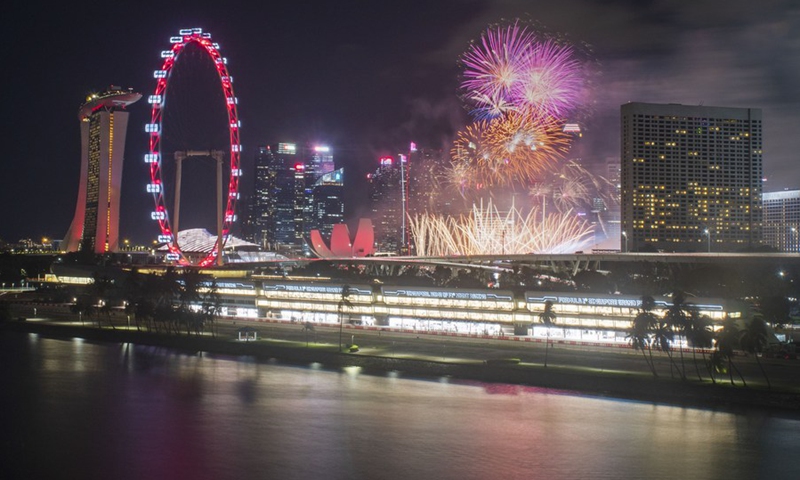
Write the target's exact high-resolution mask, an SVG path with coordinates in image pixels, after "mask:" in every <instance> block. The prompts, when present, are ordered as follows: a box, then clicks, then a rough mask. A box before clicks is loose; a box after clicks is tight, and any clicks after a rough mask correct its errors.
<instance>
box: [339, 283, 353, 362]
mask: <svg viewBox="0 0 800 480" xmlns="http://www.w3.org/2000/svg"><path fill="white" fill-rule="evenodd" d="M352 306H353V304H352V303H351V302H350V285H342V293H341V299H340V300H339V305H338V307H339V308H338V310H339V351H340V352H341V351H342V330H343V329H344V309H345V308H347V309H348V310H349V309H350V307H352Z"/></svg>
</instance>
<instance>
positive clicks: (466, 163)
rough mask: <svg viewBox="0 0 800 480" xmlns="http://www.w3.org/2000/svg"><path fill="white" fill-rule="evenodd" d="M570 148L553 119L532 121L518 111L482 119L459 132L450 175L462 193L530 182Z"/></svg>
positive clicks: (565, 136) (453, 150)
mask: <svg viewBox="0 0 800 480" xmlns="http://www.w3.org/2000/svg"><path fill="white" fill-rule="evenodd" d="M568 148H569V138H568V136H567V135H566V134H564V133H563V132H562V131H561V129H560V128H559V126H558V125H557V124H556V123H555V122H554V121H548V120H544V121H531V120H530V119H529V118H527V117H525V116H523V115H519V114H507V115H504V116H503V117H502V118H498V119H495V120H491V121H487V120H480V121H477V122H475V123H474V124H472V125H470V126H468V127H467V128H466V129H465V130H464V131H462V132H460V133H459V135H458V138H457V139H456V141H455V142H454V145H453V149H452V151H451V156H452V159H453V161H452V164H451V168H450V172H448V174H447V177H448V178H449V180H450V182H451V184H453V185H455V186H457V188H458V189H459V191H461V193H462V194H463V193H464V191H465V190H467V189H476V190H480V189H482V188H486V187H490V186H505V185H512V184H514V183H518V182H519V183H528V182H531V181H533V180H535V179H536V178H537V177H538V176H539V175H540V174H541V173H542V172H544V171H546V170H547V169H549V168H551V167H552V166H553V164H554V163H555V162H556V161H557V160H559V159H561V158H562V157H563V155H564V153H565V152H566V151H567V150H568Z"/></svg>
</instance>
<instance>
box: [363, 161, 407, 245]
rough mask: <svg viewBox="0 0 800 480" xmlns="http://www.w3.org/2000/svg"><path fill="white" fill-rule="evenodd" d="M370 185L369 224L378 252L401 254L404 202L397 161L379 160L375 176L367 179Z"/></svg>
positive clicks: (373, 174)
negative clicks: (370, 218) (370, 216)
mask: <svg viewBox="0 0 800 480" xmlns="http://www.w3.org/2000/svg"><path fill="white" fill-rule="evenodd" d="M367 179H368V180H369V184H370V191H369V199H370V202H371V204H372V207H371V210H372V224H373V228H374V230H375V244H376V250H377V251H378V252H386V253H395V254H396V253H400V249H401V247H402V223H401V219H402V217H403V204H402V203H403V202H402V186H401V184H400V160H399V159H396V158H394V157H381V159H380V164H379V166H378V168H377V170H375V172H374V173H370V174H369V175H368V176H367Z"/></svg>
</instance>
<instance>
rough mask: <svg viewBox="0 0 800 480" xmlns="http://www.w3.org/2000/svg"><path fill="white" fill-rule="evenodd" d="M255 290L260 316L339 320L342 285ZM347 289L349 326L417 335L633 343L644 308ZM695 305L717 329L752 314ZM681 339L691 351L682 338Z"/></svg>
mask: <svg viewBox="0 0 800 480" xmlns="http://www.w3.org/2000/svg"><path fill="white" fill-rule="evenodd" d="M256 285H257V293H256V298H255V301H256V306H257V308H258V316H259V317H260V318H268V319H274V320H283V321H293V322H311V323H323V324H325V323H327V324H337V323H339V321H340V320H339V303H340V301H341V298H342V288H343V285H341V284H337V283H334V282H311V281H306V282H304V281H286V280H274V279H268V280H267V279H265V280H259V279H258V278H256ZM348 288H349V296H348V300H349V302H350V306H349V307H348V308H347V309H345V311H344V318H343V319H342V320H343V322H344V323H350V324H355V325H362V326H367V327H370V326H373V327H388V328H391V329H396V330H402V331H413V332H417V333H441V332H446V333H453V334H462V335H477V336H481V335H490V336H505V335H523V336H533V337H535V338H545V337H549V338H550V339H555V340H563V341H567V342H576V343H579V342H599V343H605V344H617V345H628V344H630V339H629V338H628V332H629V330H630V328H631V324H632V321H633V319H634V318H635V317H636V315H637V314H638V313H639V312H640V307H641V297H638V296H632V295H603V294H589V293H578V292H561V293H560V292H538V291H528V292H524V294H521V295H515V294H514V292H512V291H510V290H500V289H485V290H484V289H462V288H438V287H437V288H431V287H414V286H388V285H380V286H378V285H358V284H349V285H348ZM654 300H655V304H656V309H655V310H654V314H655V315H657V316H661V315H663V314H664V312H665V311H666V309H667V308H669V307H670V306H671V300H670V299H669V298H668V297H654ZM548 301H549V302H552V304H553V311H554V312H555V313H556V315H557V318H558V325H557V327H554V328H550V329H549V330H550V331H549V332H548V331H547V330H548V329H547V327H545V326H544V325H542V324H541V322H540V321H539V314H540V313H541V312H542V311H543V310H544V308H545V303H546V302H548ZM692 304H693V305H695V306H696V307H697V309H698V310H699V311H700V314H701V315H708V317H709V318H710V319H711V321H712V328H713V329H715V330H716V329H718V328H720V327H721V325H722V322H723V320H724V319H725V318H726V316H727V317H729V318H733V319H737V318H742V317H743V315H744V314H745V308H746V307H745V305H744V304H741V303H738V302H729V301H725V300H722V299H712V298H699V297H693V298H692ZM675 341H676V342H677V344H678V345H680V346H687V344H686V341H685V339H683V338H676V339H675Z"/></svg>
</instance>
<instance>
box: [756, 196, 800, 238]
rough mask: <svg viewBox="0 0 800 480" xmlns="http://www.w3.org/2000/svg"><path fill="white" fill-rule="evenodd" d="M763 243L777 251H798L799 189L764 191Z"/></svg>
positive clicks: (799, 234)
mask: <svg viewBox="0 0 800 480" xmlns="http://www.w3.org/2000/svg"><path fill="white" fill-rule="evenodd" d="M763 201H764V243H766V244H767V245H770V246H771V247H774V248H775V249H776V250H778V251H779V252H791V253H798V252H800V190H784V191H782V192H764V194H763Z"/></svg>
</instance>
